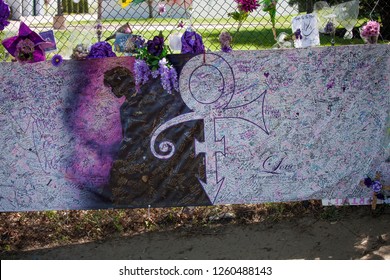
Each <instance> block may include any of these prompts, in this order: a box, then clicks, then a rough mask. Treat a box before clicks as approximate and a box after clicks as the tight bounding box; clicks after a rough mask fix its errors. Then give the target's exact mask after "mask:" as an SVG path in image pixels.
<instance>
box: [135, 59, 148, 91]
mask: <svg viewBox="0 0 390 280" xmlns="http://www.w3.org/2000/svg"><path fill="white" fill-rule="evenodd" d="M151 74H152V73H151V71H150V69H149V66H148V64H147V63H146V62H145V60H142V59H136V60H135V62H134V79H135V88H136V91H137V92H139V90H140V88H141V85H144V84H145V83H146V82H147V81H148V80H149V77H150V75H151Z"/></svg>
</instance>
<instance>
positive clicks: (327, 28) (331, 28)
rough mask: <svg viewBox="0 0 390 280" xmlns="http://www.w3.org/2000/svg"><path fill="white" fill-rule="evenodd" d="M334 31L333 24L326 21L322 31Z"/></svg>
mask: <svg viewBox="0 0 390 280" xmlns="http://www.w3.org/2000/svg"><path fill="white" fill-rule="evenodd" d="M333 31H334V24H333V22H331V21H328V23H327V24H326V25H325V28H324V32H325V33H327V34H329V33H332V32H333Z"/></svg>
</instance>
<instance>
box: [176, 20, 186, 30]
mask: <svg viewBox="0 0 390 280" xmlns="http://www.w3.org/2000/svg"><path fill="white" fill-rule="evenodd" d="M177 27H178V28H183V27H184V22H183V21H182V20H181V21H180V22H179V24H178V25H177Z"/></svg>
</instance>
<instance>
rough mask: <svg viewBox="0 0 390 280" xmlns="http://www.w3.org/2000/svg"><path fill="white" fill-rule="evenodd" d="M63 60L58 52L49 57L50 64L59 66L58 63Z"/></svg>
mask: <svg viewBox="0 0 390 280" xmlns="http://www.w3.org/2000/svg"><path fill="white" fill-rule="evenodd" d="M63 61H64V60H63V58H62V56H61V55H59V54H56V55H54V56H53V58H52V59H51V64H53V66H56V67H58V66H60V65H61V64H62V62H63Z"/></svg>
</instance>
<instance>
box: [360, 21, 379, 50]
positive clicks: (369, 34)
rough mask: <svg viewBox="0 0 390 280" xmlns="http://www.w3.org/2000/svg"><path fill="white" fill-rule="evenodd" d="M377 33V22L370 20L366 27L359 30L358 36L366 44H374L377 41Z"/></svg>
mask: <svg viewBox="0 0 390 280" xmlns="http://www.w3.org/2000/svg"><path fill="white" fill-rule="evenodd" d="M379 31H380V25H379V22H376V21H373V20H370V21H369V22H367V24H366V25H364V26H363V27H362V28H360V36H361V37H362V39H363V40H364V41H365V42H366V43H369V44H376V42H377V41H378V36H379Z"/></svg>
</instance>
